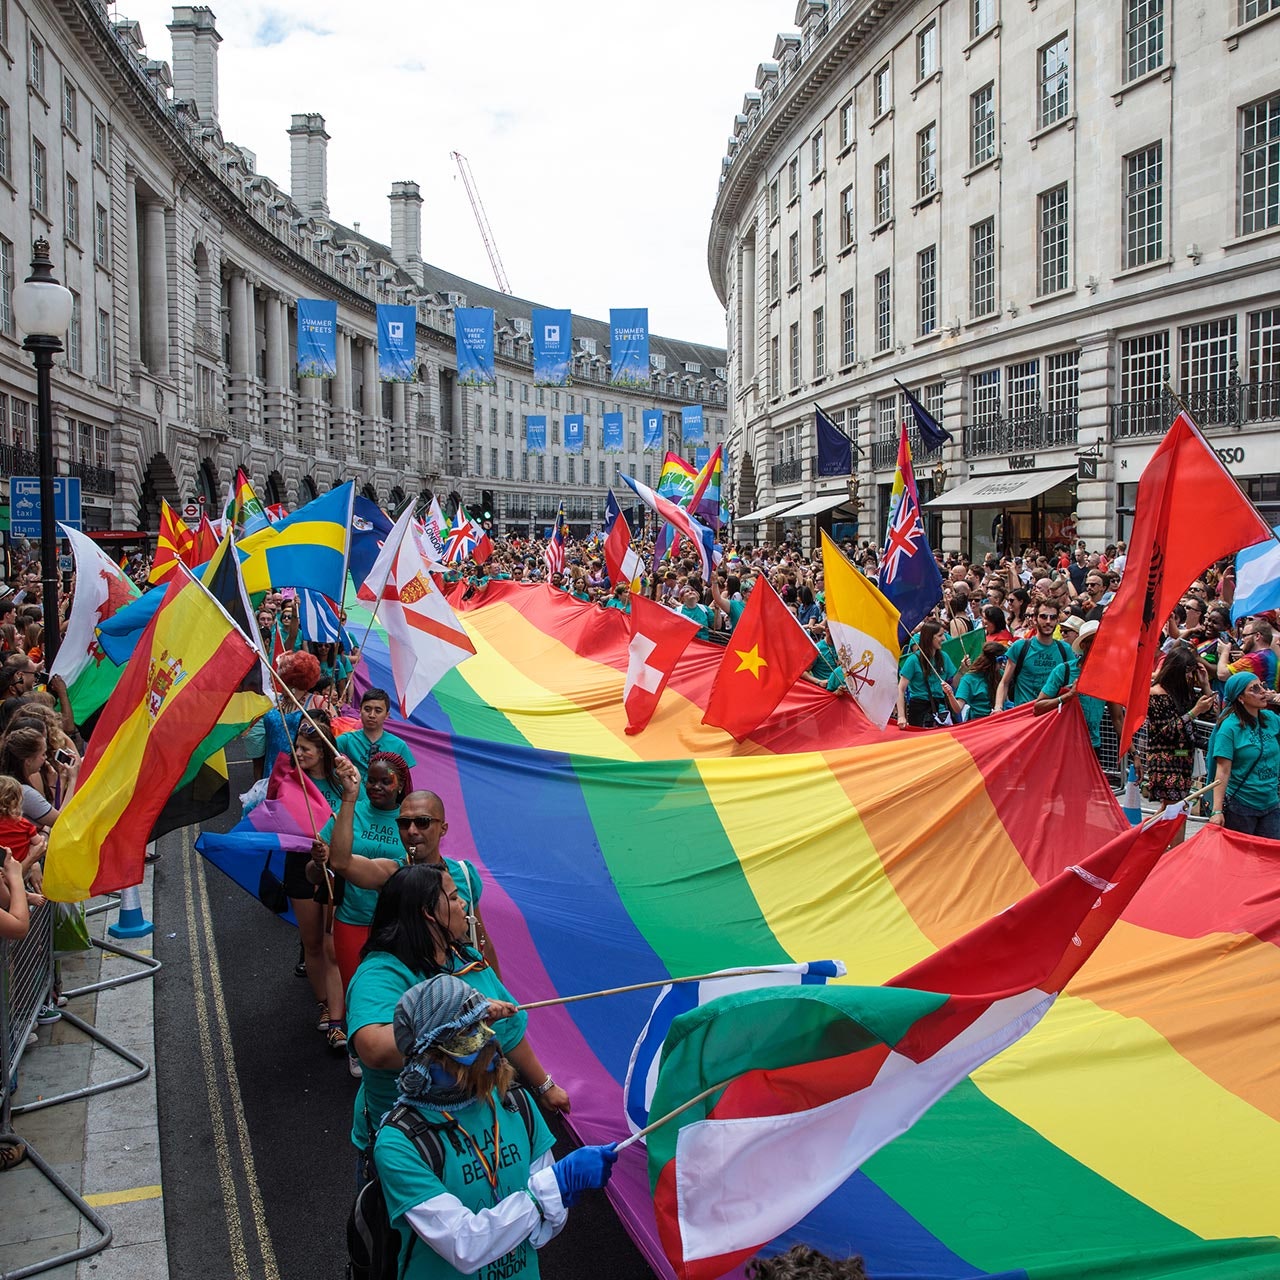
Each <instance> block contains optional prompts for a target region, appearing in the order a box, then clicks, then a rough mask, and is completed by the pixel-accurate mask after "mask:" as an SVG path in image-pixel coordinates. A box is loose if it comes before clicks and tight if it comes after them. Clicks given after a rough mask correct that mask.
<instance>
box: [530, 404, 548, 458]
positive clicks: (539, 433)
mask: <svg viewBox="0 0 1280 1280" xmlns="http://www.w3.org/2000/svg"><path fill="white" fill-rule="evenodd" d="M524 451H525V453H546V451H547V415H546V414H545V413H535V414H531V415H530V416H529V417H527V418H526V419H525V420H524Z"/></svg>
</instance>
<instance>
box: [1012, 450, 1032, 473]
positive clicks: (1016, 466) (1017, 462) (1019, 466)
mask: <svg viewBox="0 0 1280 1280" xmlns="http://www.w3.org/2000/svg"><path fill="white" fill-rule="evenodd" d="M1035 469H1036V455H1035V454H1034V453H1012V454H1010V455H1009V470H1010V471H1034V470H1035Z"/></svg>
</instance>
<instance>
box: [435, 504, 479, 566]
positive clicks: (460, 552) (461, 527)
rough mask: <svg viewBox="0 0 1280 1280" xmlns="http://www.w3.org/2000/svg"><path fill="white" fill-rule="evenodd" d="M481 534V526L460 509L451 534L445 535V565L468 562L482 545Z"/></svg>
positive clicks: (451, 528)
mask: <svg viewBox="0 0 1280 1280" xmlns="http://www.w3.org/2000/svg"><path fill="white" fill-rule="evenodd" d="M481 532H482V530H481V529H480V528H479V526H477V525H476V524H474V523H473V522H472V520H471V517H470V516H468V515H467V513H466V512H465V511H464V510H463V509H462V508H461V507H459V508H458V514H457V515H456V516H455V517H454V521H453V524H452V525H451V526H450V528H449V532H448V533H447V534H445V539H444V562H445V564H461V563H462V562H463V561H464V560H466V559H467V558H468V557H469V556H470V555H471V554H472V552H473V551H475V549H476V547H477V546H479V545H480V535H481Z"/></svg>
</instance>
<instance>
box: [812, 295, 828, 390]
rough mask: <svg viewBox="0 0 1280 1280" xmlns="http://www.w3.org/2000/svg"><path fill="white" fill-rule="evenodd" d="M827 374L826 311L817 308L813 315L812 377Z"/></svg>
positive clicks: (822, 308) (823, 308) (821, 376)
mask: <svg viewBox="0 0 1280 1280" xmlns="http://www.w3.org/2000/svg"><path fill="white" fill-rule="evenodd" d="M826 373H827V309H826V308H825V307H817V308H816V309H815V310H814V313H813V376H814V377H815V378H823V377H825V376H826Z"/></svg>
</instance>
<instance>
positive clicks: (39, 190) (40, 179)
mask: <svg viewBox="0 0 1280 1280" xmlns="http://www.w3.org/2000/svg"><path fill="white" fill-rule="evenodd" d="M48 201H49V159H48V154H47V153H46V151H45V149H44V143H42V142H37V141H36V140H35V139H34V138H32V139H31V203H32V205H33V206H34V207H35V210H36V212H37V213H47V212H48Z"/></svg>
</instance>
